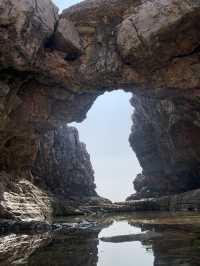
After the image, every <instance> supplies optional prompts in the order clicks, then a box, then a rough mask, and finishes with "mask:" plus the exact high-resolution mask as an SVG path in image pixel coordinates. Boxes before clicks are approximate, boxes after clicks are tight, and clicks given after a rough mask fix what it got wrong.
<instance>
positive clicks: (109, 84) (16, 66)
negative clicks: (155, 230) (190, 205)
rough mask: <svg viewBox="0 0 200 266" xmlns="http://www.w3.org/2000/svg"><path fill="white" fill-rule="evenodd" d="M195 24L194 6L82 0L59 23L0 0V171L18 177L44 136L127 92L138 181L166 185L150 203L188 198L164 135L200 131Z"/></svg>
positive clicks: (42, 6)
mask: <svg viewBox="0 0 200 266" xmlns="http://www.w3.org/2000/svg"><path fill="white" fill-rule="evenodd" d="M30 14H31V15H30ZM199 17H200V3H199V1H195V0H193V1H187V0H184V1H183V0H162V1H159V0H155V1H151V0H148V1H147V0H144V1H142V0H135V1H132V0H124V1H121V0H113V1H109V0H96V1H94V0H87V1H84V2H83V3H81V4H79V5H76V6H74V7H72V8H69V9H67V10H65V11H64V12H63V13H62V15H61V16H60V17H59V16H58V10H57V8H56V7H55V6H54V5H53V4H52V3H51V2H50V0H37V1H29V0H20V1H19V3H18V4H17V5H16V3H15V1H14V0H9V1H8V0H0V39H1V42H0V79H1V81H0V87H1V90H0V93H1V95H0V96H1V98H0V111H1V113H0V121H1V126H0V131H1V134H0V138H1V145H0V152H1V160H0V168H1V170H4V171H6V172H9V173H10V172H13V173H14V174H13V175H14V176H16V175H20V176H21V175H22V173H24V169H25V170H30V167H32V166H33V165H34V162H35V159H36V156H37V152H38V143H39V142H40V139H41V137H42V136H43V135H44V133H45V132H47V131H49V130H53V129H55V128H56V127H59V126H61V125H63V124H64V123H66V122H72V121H82V120H83V119H84V118H85V115H86V113H87V111H88V109H89V108H90V107H91V105H92V103H93V102H94V100H95V99H96V97H98V96H99V95H100V94H102V93H103V92H105V91H109V90H114V89H124V90H127V91H130V92H132V93H133V101H132V103H133V106H134V107H135V114H134V116H133V121H134V127H133V132H132V135H131V137H130V141H131V144H133V148H134V149H135V151H136V154H137V156H138V159H139V161H140V162H141V164H142V167H143V174H144V176H145V178H146V179H149V176H151V178H150V180H154V181H155V180H160V181H158V182H155V183H160V184H165V182H167V187H168V189H167V190H166V189H164V190H163V189H161V188H159V189H158V188H156V195H157V196H158V195H160V194H163V193H164V192H165V193H167V194H168V193H174V192H182V191H185V190H186V189H187V187H184V188H183V187H182V186H181V187H179V183H180V182H179V176H177V172H176V171H175V169H174V168H173V167H172V165H173V164H174V162H173V163H172V160H173V158H174V157H173V156H171V154H172V152H174V147H173V145H172V144H173V143H172V137H171V135H170V132H171V127H172V125H173V126H174V124H176V121H179V120H180V117H181V119H183V117H184V120H185V121H188V123H192V124H194V125H195V126H196V127H195V130H196V129H197V130H199V129H198V128H199V127H200V122H199V87H200V76H199V73H200V57H199V50H200V49H199V48H200V35H199V32H200V20H199ZM5 44H6V45H5ZM138 132H143V133H142V135H140V134H138ZM191 137H192V136H191ZM136 139H137V140H136ZM14 140H17V141H14ZM135 141H137V142H138V144H137V147H136V146H135V144H134V142H135ZM175 141H176V140H175ZM142 143H145V146H144V145H143V144H142ZM195 143H196V142H195ZM11 144H12V145H11ZM197 144H198V143H197ZM143 146H144V147H143ZM141 149H142V150H141ZM175 152H176V149H175ZM197 162H199V158H197ZM158 163H159V166H158ZM149 166H151V167H150V168H151V169H150V168H149ZM154 166H155V167H154ZM192 172H193V173H196V175H199V170H198V167H197V166H195V167H193V169H192ZM186 173H187V178H186V179H187V180H188V178H189V175H190V174H189V175H188V172H187V171H186ZM189 173H191V171H189ZM153 183H154V182H153ZM147 184H148V182H147ZM151 184H152V182H151ZM174 184H175V186H174ZM165 187H166V186H165ZM172 188H173V189H172ZM145 189H146V190H147V191H146V192H148V193H149V189H148V187H147V188H145ZM140 192H141V191H140ZM144 192H145V191H144ZM154 192H155V191H154V188H151V191H150V194H148V195H155V194H154ZM144 195H145V193H144Z"/></svg>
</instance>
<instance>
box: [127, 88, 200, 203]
mask: <svg viewBox="0 0 200 266" xmlns="http://www.w3.org/2000/svg"><path fill="white" fill-rule="evenodd" d="M132 105H133V106H134V107H135V113H134V115H133V124H134V125H133V127H132V133H131V136H130V144H131V145H132V147H133V149H134V150H135V151H136V154H137V156H138V160H139V161H140V163H141V166H142V168H143V173H142V174H139V175H138V176H137V178H136V179H135V181H134V187H135V189H136V191H137V194H136V195H135V196H134V195H133V197H132V198H142V197H152V196H154V197H158V196H162V195H168V194H175V193H181V192H185V191H188V190H192V189H195V188H199V187H200V178H199V176H200V172H199V171H200V169H199V163H200V161H199V158H200V157H199V155H200V148H199V147H200V145H199V144H200V143H199V133H200V120H199V107H198V105H199V96H198V93H193V94H192V95H191V94H189V95H176V96H174V97H171V98H170V99H165V98H163V99H159V100H158V99H149V98H147V97H137V96H134V97H133V98H132Z"/></svg>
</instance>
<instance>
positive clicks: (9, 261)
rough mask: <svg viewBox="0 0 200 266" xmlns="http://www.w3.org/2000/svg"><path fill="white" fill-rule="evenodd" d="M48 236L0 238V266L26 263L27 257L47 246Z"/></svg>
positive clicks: (12, 235)
mask: <svg viewBox="0 0 200 266" xmlns="http://www.w3.org/2000/svg"><path fill="white" fill-rule="evenodd" d="M49 237H50V236H49V234H48V233H45V234H42V235H15V234H10V235H7V236H1V237H0V265H1V266H10V265H21V264H23V265H24V263H26V261H27V259H28V258H29V256H30V255H31V254H32V253H33V252H35V251H36V250H37V249H38V248H39V247H41V246H43V245H47V243H49V241H50V238H49Z"/></svg>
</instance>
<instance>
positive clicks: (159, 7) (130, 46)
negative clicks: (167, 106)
mask: <svg viewBox="0 0 200 266" xmlns="http://www.w3.org/2000/svg"><path fill="white" fill-rule="evenodd" d="M199 7H200V5H199V3H198V2H197V1H191V2H188V1H185V0H184V1H177V0H163V1H159V0H156V1H144V3H142V4H141V5H139V6H138V7H137V8H135V10H134V14H132V15H131V16H129V17H128V18H126V19H125V20H124V21H123V22H122V23H121V25H120V27H119V32H118V45H119V51H120V53H121V55H122V56H123V58H124V59H125V60H126V61H128V62H129V63H130V64H133V65H134V66H135V67H137V68H141V67H145V66H144V65H146V66H147V65H149V66H151V67H153V68H161V67H162V66H163V65H165V64H167V63H168V62H169V61H170V60H172V59H173V58H174V57H180V56H186V55H187V54H191V53H192V52H194V51H195V49H196V48H197V47H198V46H199V28H200V24H199V14H200V13H199V12H197V9H199ZM191 16H192V19H191Z"/></svg>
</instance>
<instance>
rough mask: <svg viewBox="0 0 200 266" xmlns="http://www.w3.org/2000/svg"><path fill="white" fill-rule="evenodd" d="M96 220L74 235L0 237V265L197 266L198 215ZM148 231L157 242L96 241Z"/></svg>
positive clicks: (199, 248) (199, 265)
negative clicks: (155, 236) (87, 227)
mask: <svg viewBox="0 0 200 266" xmlns="http://www.w3.org/2000/svg"><path fill="white" fill-rule="evenodd" d="M90 219H91V218H90ZM93 219H94V218H93ZM76 221H77V218H76ZM97 221H98V222H99V224H100V225H101V226H100V227H97V228H95V229H94V230H87V231H84V230H83V231H80V232H78V233H63V232H57V233H56V232H51V233H45V234H30V235H29V234H27V235H25V234H23V235H21V234H18V235H16V234H9V235H3V236H0V265H3V266H7V265H31V266H64V265H65V266H200V215H199V214H192V213H191V214H169V213H168V214H166V213H165V214H158V213H154V214H131V215H130V214H129V215H123V216H122V215H117V216H105V217H101V218H100V219H99V218H98V219H97ZM149 231H151V232H156V233H157V234H158V235H159V238H153V237H152V239H146V240H145V241H144V240H143V241H142V240H141V241H132V242H126V241H125V242H121V243H111V242H104V241H102V240H101V239H100V238H102V237H110V236H117V235H132V234H143V233H146V232H149Z"/></svg>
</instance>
